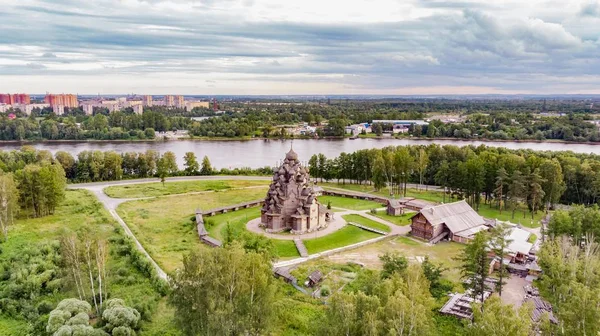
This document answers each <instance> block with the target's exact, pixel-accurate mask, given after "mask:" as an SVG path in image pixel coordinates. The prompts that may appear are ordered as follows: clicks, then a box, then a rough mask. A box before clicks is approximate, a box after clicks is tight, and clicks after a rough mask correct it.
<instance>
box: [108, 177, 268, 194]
mask: <svg viewBox="0 0 600 336" xmlns="http://www.w3.org/2000/svg"><path fill="white" fill-rule="evenodd" d="M268 185H269V181H254V180H248V181H245V180H227V181H225V180H204V181H179V182H168V181H167V182H166V183H165V184H164V185H163V184H162V183H160V182H155V183H139V184H130V185H123V186H112V187H108V188H106V189H104V193H105V194H107V195H108V196H110V197H113V198H142V197H156V196H165V195H175V194H186V193H190V192H199V191H215V190H227V189H232V188H246V187H254V186H265V190H266V188H267V186H268Z"/></svg>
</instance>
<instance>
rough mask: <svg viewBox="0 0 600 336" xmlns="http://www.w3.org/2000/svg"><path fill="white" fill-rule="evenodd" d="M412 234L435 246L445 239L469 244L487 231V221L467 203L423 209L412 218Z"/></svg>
mask: <svg viewBox="0 0 600 336" xmlns="http://www.w3.org/2000/svg"><path fill="white" fill-rule="evenodd" d="M410 227H411V234H412V235H413V236H415V237H418V238H422V239H425V240H428V241H429V242H431V243H433V244H435V243H437V242H439V241H440V240H442V239H443V238H445V237H448V238H449V239H450V240H453V241H456V242H459V243H467V242H469V241H470V240H471V239H472V238H473V237H474V236H475V234H476V233H477V232H479V231H484V230H487V229H488V227H487V226H486V225H485V220H484V219H483V217H481V216H480V215H479V214H478V213H477V212H476V211H475V210H473V208H471V206H470V205H469V204H468V203H467V202H466V201H464V200H463V201H459V202H454V203H448V204H442V205H438V206H431V207H428V208H424V209H421V211H419V212H418V213H417V214H415V215H414V216H413V217H412V224H411V225H410Z"/></svg>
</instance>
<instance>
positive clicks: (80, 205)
mask: <svg viewBox="0 0 600 336" xmlns="http://www.w3.org/2000/svg"><path fill="white" fill-rule="evenodd" d="M84 227H87V228H89V229H90V230H91V232H93V233H94V234H97V235H98V237H99V238H104V239H107V240H108V239H118V238H119V237H123V236H124V234H123V233H122V231H121V230H115V229H116V228H117V227H118V228H119V229H120V226H119V225H118V224H117V223H116V222H115V221H114V220H113V218H112V217H111V216H110V214H109V213H108V212H107V211H106V210H105V209H104V207H103V206H102V205H101V204H100V202H98V200H97V199H96V198H95V197H94V195H92V194H91V193H90V192H88V191H87V190H67V191H66V199H65V200H64V201H63V202H62V203H61V204H60V205H59V206H58V207H57V209H56V211H55V212H54V214H52V215H49V216H46V217H42V218H20V219H18V220H17V221H16V223H15V224H14V225H13V226H11V227H10V231H9V236H8V241H6V242H3V243H2V253H0V260H2V261H4V260H10V259H12V258H13V257H14V256H17V255H18V254H20V253H22V251H24V250H26V249H31V248H35V247H36V246H39V245H40V244H46V243H56V242H58V240H59V238H60V236H61V234H62V232H64V231H67V230H68V231H71V232H76V231H77V230H78V229H81V228H84ZM109 249H110V252H111V253H110V254H109V258H108V263H107V272H108V274H110V276H109V277H108V279H109V286H108V290H109V295H110V297H112V298H121V299H124V300H125V302H126V303H127V304H129V305H134V306H135V304H137V303H140V302H141V301H144V303H145V304H147V305H149V306H152V307H155V306H156V300H158V299H159V298H160V295H158V294H157V292H156V291H155V290H154V287H153V286H152V285H151V283H150V279H148V278H146V277H145V276H144V275H142V273H140V272H139V271H138V270H137V269H136V268H135V267H134V266H133V264H132V262H131V259H130V257H129V256H127V255H125V256H121V255H119V253H117V249H118V247H117V245H116V244H114V243H110V244H109ZM120 278H122V279H127V281H118V279H120ZM0 281H1V280H0ZM76 296H77V293H76V291H75V289H74V288H72V287H71V286H70V285H67V286H65V287H64V288H62V289H61V291H60V292H59V293H56V294H54V295H46V296H42V297H37V298H32V299H31V301H32V306H35V305H36V304H37V302H39V301H41V300H48V301H50V302H52V303H53V304H57V303H58V302H59V301H60V300H62V299H64V298H70V297H76ZM148 324H149V322H142V332H140V334H143V330H145V328H146V327H147V325H148ZM26 326H27V321H23V320H18V319H13V318H9V317H6V316H3V315H0V335H21V333H24V334H25V333H26V332H27V329H26Z"/></svg>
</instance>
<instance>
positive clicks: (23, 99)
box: [0, 93, 31, 105]
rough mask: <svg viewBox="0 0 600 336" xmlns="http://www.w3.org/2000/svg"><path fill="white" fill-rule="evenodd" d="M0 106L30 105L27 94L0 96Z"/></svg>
mask: <svg viewBox="0 0 600 336" xmlns="http://www.w3.org/2000/svg"><path fill="white" fill-rule="evenodd" d="M0 104H7V105H15V104H21V105H27V104H31V98H30V97H29V95H28V94H25V93H17V94H0Z"/></svg>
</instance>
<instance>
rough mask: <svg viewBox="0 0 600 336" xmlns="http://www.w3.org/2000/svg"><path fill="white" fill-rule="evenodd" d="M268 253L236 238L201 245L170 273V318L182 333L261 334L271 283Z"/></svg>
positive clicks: (269, 314)
mask: <svg viewBox="0 0 600 336" xmlns="http://www.w3.org/2000/svg"><path fill="white" fill-rule="evenodd" d="M273 281H274V279H273V276H272V270H271V264H270V262H269V260H268V256H265V255H262V254H258V253H255V252H246V251H245V250H244V249H243V248H242V247H241V246H240V245H239V244H231V245H230V246H227V247H225V248H222V249H200V250H196V251H193V252H191V253H190V254H188V255H186V256H185V257H184V259H183V268H182V269H181V270H180V271H178V272H177V273H176V274H174V276H173V278H172V284H173V292H172V294H171V297H170V302H171V304H172V305H173V306H174V307H175V321H176V323H177V324H178V325H179V326H180V327H181V329H182V330H183V332H184V333H185V334H187V335H244V334H254V335H256V334H263V333H264V332H265V330H266V329H267V328H268V327H269V324H270V322H271V320H272V318H271V317H272V313H273V300H274V296H273V295H274V293H275V287H274V283H273Z"/></svg>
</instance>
